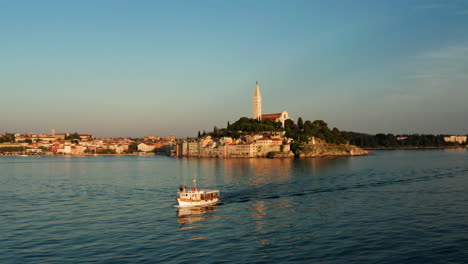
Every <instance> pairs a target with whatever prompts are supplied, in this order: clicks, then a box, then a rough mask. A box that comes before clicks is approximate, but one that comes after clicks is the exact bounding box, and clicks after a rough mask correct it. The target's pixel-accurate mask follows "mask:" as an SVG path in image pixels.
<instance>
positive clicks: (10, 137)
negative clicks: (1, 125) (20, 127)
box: [0, 133, 15, 143]
mask: <svg viewBox="0 0 468 264" xmlns="http://www.w3.org/2000/svg"><path fill="white" fill-rule="evenodd" d="M5 142H15V135H14V134H10V133H6V134H5V135H3V136H0V143H5Z"/></svg>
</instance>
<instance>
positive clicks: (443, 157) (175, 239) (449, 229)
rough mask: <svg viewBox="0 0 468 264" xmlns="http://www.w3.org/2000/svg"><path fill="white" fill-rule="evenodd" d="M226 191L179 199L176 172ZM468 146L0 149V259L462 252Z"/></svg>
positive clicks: (243, 259) (266, 259)
mask: <svg viewBox="0 0 468 264" xmlns="http://www.w3.org/2000/svg"><path fill="white" fill-rule="evenodd" d="M195 178H196V184H197V186H198V188H207V189H219V190H221V197H222V201H221V203H220V204H218V205H215V206H210V207H201V208H178V207H177V206H176V201H175V197H176V193H177V189H178V187H179V185H180V184H185V185H187V186H192V185H193V179H195ZM467 262H468V150H467V149H441V150H391V151H390V150H386V151H375V152H374V154H373V155H370V156H363V157H340V158H313V159H196V158H194V159H176V158H170V157H149V156H148V157H133V156H132V157H130V156H126V157H0V263H2V264H8V263H48V264H49V263H467Z"/></svg>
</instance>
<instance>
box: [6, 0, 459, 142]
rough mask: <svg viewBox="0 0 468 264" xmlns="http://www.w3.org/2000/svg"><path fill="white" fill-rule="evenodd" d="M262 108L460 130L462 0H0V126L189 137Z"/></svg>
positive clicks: (406, 127) (358, 124)
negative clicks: (256, 102)
mask: <svg viewBox="0 0 468 264" xmlns="http://www.w3.org/2000/svg"><path fill="white" fill-rule="evenodd" d="M256 81H258V82H259V84H260V90H261V93H262V103H263V113H276V112H281V111H283V110H286V111H288V113H289V115H290V116H291V117H292V118H293V119H295V120H297V118H299V117H302V119H303V120H311V121H313V120H325V121H326V122H327V123H328V124H329V127H330V128H332V127H337V128H338V129H340V130H345V131H355V132H363V133H370V134H375V133H394V134H403V133H419V134H427V133H430V134H468V1H461V0H460V1H457V0H445V1H439V0H420V1H417V0H409V1H408V0H401V1H399V0H392V1H377V0H368V1H365V0H363V1H351V0H349V1H348V0H342V1H330V0H328V1H308V0H305V1H299V0H291V1H274V0H265V1H261V0H254V1H252V0H236V1H216V0H213V1H204V0H200V1H188V0H186V1H182V0H173V1H169V0H168V1H129V0H127V1H119V0H113V1H110V0H109V1H106V0H103V1H88V0H82V1H58V0H57V1H48V0H43V1H33V0H31V1H8V0H0V133H3V132H19V133H27V132H33V133H50V129H51V128H55V129H56V130H57V132H70V133H73V132H79V133H90V134H93V135H95V136H98V137H140V136H145V135H160V136H165V135H169V134H175V135H176V136H178V137H186V136H196V135H197V133H198V131H203V130H206V131H211V130H212V129H213V127H214V126H217V127H225V126H226V124H227V122H228V121H230V122H231V123H232V122H234V121H236V120H237V119H239V118H240V117H243V116H247V117H251V116H252V111H253V106H252V97H253V93H254V89H255V82H256Z"/></svg>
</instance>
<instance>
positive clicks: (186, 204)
mask: <svg viewBox="0 0 468 264" xmlns="http://www.w3.org/2000/svg"><path fill="white" fill-rule="evenodd" d="M176 200H177V203H179V206H180V207H191V206H207V205H214V204H217V203H218V202H219V198H214V199H211V200H189V199H184V198H177V199H176Z"/></svg>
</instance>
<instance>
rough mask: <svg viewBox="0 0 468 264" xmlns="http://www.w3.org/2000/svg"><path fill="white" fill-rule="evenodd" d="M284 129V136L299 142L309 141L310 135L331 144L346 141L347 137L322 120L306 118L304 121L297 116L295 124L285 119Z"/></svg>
mask: <svg viewBox="0 0 468 264" xmlns="http://www.w3.org/2000/svg"><path fill="white" fill-rule="evenodd" d="M284 129H285V130H286V137H289V138H292V139H294V140H297V141H299V142H309V140H310V138H311V137H316V138H320V139H323V140H325V141H326V142H328V143H332V144H347V143H348V139H347V138H346V136H345V135H344V134H343V133H342V132H341V131H340V130H339V129H338V128H336V127H334V128H333V129H330V128H328V124H327V123H326V122H325V121H323V120H315V121H313V122H311V121H309V120H306V121H305V122H304V121H303V120H302V118H301V117H299V118H298V119H297V124H295V123H294V121H293V120H286V121H285V123H284Z"/></svg>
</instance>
